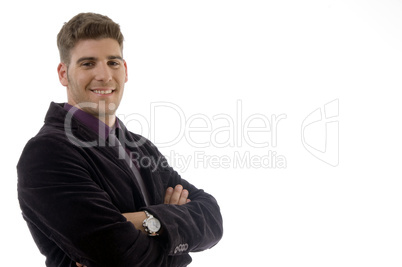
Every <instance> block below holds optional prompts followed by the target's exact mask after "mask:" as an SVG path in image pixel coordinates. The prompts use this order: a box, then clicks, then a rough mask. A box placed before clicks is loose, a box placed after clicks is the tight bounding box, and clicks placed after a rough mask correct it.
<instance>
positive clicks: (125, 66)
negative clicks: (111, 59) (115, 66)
mask: <svg viewBox="0 0 402 267" xmlns="http://www.w3.org/2000/svg"><path fill="white" fill-rule="evenodd" d="M124 70H125V72H126V79H125V82H127V81H128V73H127V62H126V61H125V60H124Z"/></svg>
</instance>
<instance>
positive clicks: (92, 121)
mask: <svg viewBox="0 0 402 267" xmlns="http://www.w3.org/2000/svg"><path fill="white" fill-rule="evenodd" d="M64 109H65V110H67V111H68V112H71V113H72V114H73V117H74V118H76V119H77V120H79V121H80V122H81V123H83V124H85V125H86V126H87V127H88V128H89V129H90V130H92V131H93V132H95V133H97V134H98V135H99V136H100V137H102V138H103V139H104V140H106V139H107V138H108V137H109V134H110V132H112V131H114V130H115V129H116V128H119V129H121V127H120V124H119V120H118V119H117V118H116V123H115V124H114V126H113V127H109V126H108V125H106V124H105V123H104V122H103V121H101V120H99V119H98V118H96V117H95V116H93V115H91V114H89V113H87V112H85V111H83V110H81V109H79V108H77V107H75V106H72V105H70V104H68V103H64Z"/></svg>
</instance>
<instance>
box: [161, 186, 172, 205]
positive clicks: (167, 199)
mask: <svg viewBox="0 0 402 267" xmlns="http://www.w3.org/2000/svg"><path fill="white" fill-rule="evenodd" d="M172 194H173V187H168V188H167V189H166V192H165V201H164V202H163V203H164V204H169V203H170V199H171V198H172Z"/></svg>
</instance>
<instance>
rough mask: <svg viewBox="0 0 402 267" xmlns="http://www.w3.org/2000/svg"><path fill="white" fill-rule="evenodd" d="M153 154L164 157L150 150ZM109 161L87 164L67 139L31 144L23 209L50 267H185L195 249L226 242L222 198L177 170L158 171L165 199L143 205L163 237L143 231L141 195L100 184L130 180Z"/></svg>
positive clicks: (21, 189) (24, 165) (22, 175)
mask: <svg viewBox="0 0 402 267" xmlns="http://www.w3.org/2000/svg"><path fill="white" fill-rule="evenodd" d="M147 150H149V151H151V152H150V153H153V154H155V156H161V155H159V154H158V152H157V151H156V150H155V149H153V148H151V147H147ZM102 160H103V161H105V159H104V158H102ZM92 162H93V165H91V164H92ZM103 163H105V162H103ZM110 164H112V163H108V162H107V163H106V164H103V165H102V164H100V163H98V162H96V161H94V160H93V156H92V157H91V158H90V160H88V159H87V152H86V151H84V149H78V148H75V147H72V146H71V144H69V143H68V142H66V141H65V140H62V139H61V140H57V139H53V138H38V139H34V140H32V141H30V142H29V143H28V144H27V146H26V148H25V149H24V153H23V156H22V157H21V159H20V162H19V165H18V175H19V182H18V194H19V199H20V206H21V209H22V211H23V216H24V218H25V220H26V221H27V223H28V225H29V227H30V229H31V232H32V235H33V236H34V239H35V241H36V243H37V244H38V247H39V248H40V250H41V252H42V253H43V254H45V255H46V256H47V258H48V266H56V264H57V261H58V260H59V259H60V258H62V257H65V256H64V255H67V256H68V258H69V259H71V260H72V261H73V262H74V263H75V262H78V263H80V264H82V265H85V266H89V267H90V266H116V267H118V266H185V265H186V264H188V263H189V261H190V257H189V256H188V252H191V251H201V250H205V249H207V248H210V247H212V246H213V245H215V244H216V243H217V242H218V241H219V240H220V238H221V236H222V218H221V215H220V212H219V207H218V205H217V203H216V201H215V199H214V198H213V197H212V196H210V195H209V194H207V193H205V192H204V191H203V190H199V189H197V188H195V187H194V186H193V185H191V184H190V183H188V182H187V181H185V180H184V179H181V177H180V176H179V175H178V174H177V173H176V172H175V171H173V169H171V168H170V167H166V168H164V169H161V170H158V171H157V174H155V175H156V176H155V177H159V178H157V179H155V183H156V184H155V185H154V187H155V188H156V189H158V190H157V191H159V192H160V194H161V195H164V196H161V198H160V200H155V201H154V205H151V206H147V207H144V209H146V210H147V211H149V212H150V213H151V214H152V215H154V216H155V217H156V218H158V219H159V220H160V221H161V224H162V229H163V232H162V234H161V235H160V236H158V237H149V236H147V235H145V234H143V232H142V231H143V229H142V221H143V220H144V219H145V217H144V212H143V211H141V210H139V211H138V210H137V211H136V212H130V209H131V211H133V210H134V211H135V210H136V209H132V208H130V205H128V204H127V203H130V201H131V202H133V201H134V200H133V199H132V198H133V197H135V196H133V195H132V193H131V192H130V191H128V190H127V192H125V187H121V190H118V191H116V192H114V191H113V188H114V187H116V186H117V185H116V184H113V183H111V184H109V181H108V180H105V181H97V182H94V177H96V179H100V178H99V177H102V176H104V175H106V174H105V173H107V172H108V171H109V172H110V175H113V176H117V177H124V172H121V173H120V171H121V170H120V169H118V168H116V169H113V170H112V171H111V170H109V169H110ZM119 164H120V163H119ZM103 166H107V167H104V169H99V168H102V167H103ZM121 180H122V181H124V179H121ZM158 181H161V182H160V183H159V182H158ZM115 182H116V181H115ZM117 182H118V181H117ZM177 185H181V186H178V187H177ZM106 187H109V189H108V190H109V191H110V192H109V193H106V192H105V188H106ZM173 187H174V190H173V191H172V189H173ZM183 188H184V189H183ZM162 190H163V191H162ZM112 196H113V198H112ZM189 196H190V197H191V201H189V200H188V198H189ZM155 199H159V197H158V196H157V195H156V196H155ZM133 203H134V202H133ZM117 207H119V208H117ZM183 245H185V246H183ZM178 248H179V249H178ZM182 248H185V250H183V249H182Z"/></svg>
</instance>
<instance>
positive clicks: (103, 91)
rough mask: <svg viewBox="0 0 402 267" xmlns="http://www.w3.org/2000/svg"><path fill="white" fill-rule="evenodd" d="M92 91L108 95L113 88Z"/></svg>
mask: <svg viewBox="0 0 402 267" xmlns="http://www.w3.org/2000/svg"><path fill="white" fill-rule="evenodd" d="M91 91H92V92H94V93H95V94H99V95H108V94H111V93H113V92H114V90H112V89H108V90H91Z"/></svg>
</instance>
